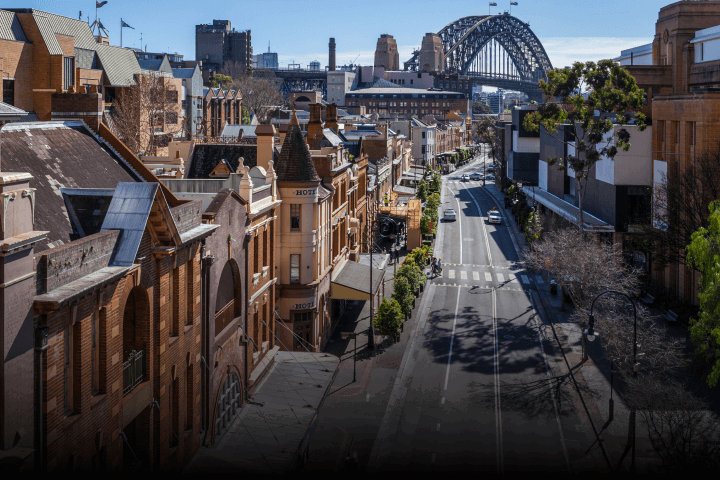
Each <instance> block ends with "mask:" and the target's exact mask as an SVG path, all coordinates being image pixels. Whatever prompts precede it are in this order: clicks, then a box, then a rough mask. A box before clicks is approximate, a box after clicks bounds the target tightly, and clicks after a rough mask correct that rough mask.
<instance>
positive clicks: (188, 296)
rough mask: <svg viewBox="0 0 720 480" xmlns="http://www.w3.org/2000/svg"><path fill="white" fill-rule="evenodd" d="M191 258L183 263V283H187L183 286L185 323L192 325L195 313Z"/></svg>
mask: <svg viewBox="0 0 720 480" xmlns="http://www.w3.org/2000/svg"><path fill="white" fill-rule="evenodd" d="M193 273H194V272H193V260H192V259H190V261H189V262H187V263H186V264H185V283H186V284H187V285H186V287H185V300H186V302H185V304H186V305H187V307H186V311H185V325H192V324H193V323H194V320H195V319H194V318H193V317H194V315H195V309H194V308H193V305H194V303H193V302H194V297H195V295H194V293H195V292H194V289H193V276H194V275H193Z"/></svg>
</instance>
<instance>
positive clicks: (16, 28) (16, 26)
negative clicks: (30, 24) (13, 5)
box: [0, 10, 28, 42]
mask: <svg viewBox="0 0 720 480" xmlns="http://www.w3.org/2000/svg"><path fill="white" fill-rule="evenodd" d="M0 39H2V40H12V41H15V42H27V41H28V39H27V37H26V36H25V32H24V31H23V29H22V26H20V21H19V20H18V18H17V15H16V14H15V13H14V12H8V11H7V10H0Z"/></svg>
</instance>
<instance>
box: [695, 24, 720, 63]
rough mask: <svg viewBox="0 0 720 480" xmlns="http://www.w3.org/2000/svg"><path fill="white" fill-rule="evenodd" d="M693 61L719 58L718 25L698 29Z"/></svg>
mask: <svg viewBox="0 0 720 480" xmlns="http://www.w3.org/2000/svg"><path fill="white" fill-rule="evenodd" d="M690 43H693V44H695V63H703V62H712V61H714V60H719V59H720V25H716V26H714V27H710V28H706V29H704V30H698V31H697V32H695V38H694V39H693V40H690Z"/></svg>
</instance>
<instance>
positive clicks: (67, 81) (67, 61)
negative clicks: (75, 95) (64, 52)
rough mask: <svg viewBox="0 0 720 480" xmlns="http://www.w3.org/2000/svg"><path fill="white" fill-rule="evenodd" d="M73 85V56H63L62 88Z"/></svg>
mask: <svg viewBox="0 0 720 480" xmlns="http://www.w3.org/2000/svg"><path fill="white" fill-rule="evenodd" d="M74 85H75V57H63V90H65V91H67V90H68V88H70V87H71V86H74Z"/></svg>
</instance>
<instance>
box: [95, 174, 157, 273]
mask: <svg viewBox="0 0 720 480" xmlns="http://www.w3.org/2000/svg"><path fill="white" fill-rule="evenodd" d="M159 189H160V184H159V183H126V182H122V183H118V185H117V188H116V189H115V193H114V195H113V197H112V201H111V202H110V207H109V208H108V211H107V214H106V215H105V220H104V221H103V224H102V228H101V231H105V230H121V231H122V234H121V235H120V238H119V240H118V245H117V246H116V247H115V255H114V257H115V258H114V261H113V266H125V267H127V266H130V265H132V264H133V263H135V258H137V252H138V248H140V241H141V240H142V236H143V233H145V227H146V226H147V222H148V218H149V217H150V211H151V210H152V206H153V203H154V202H155V196H156V195H157V194H158V191H159ZM160 195H162V192H160Z"/></svg>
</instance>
